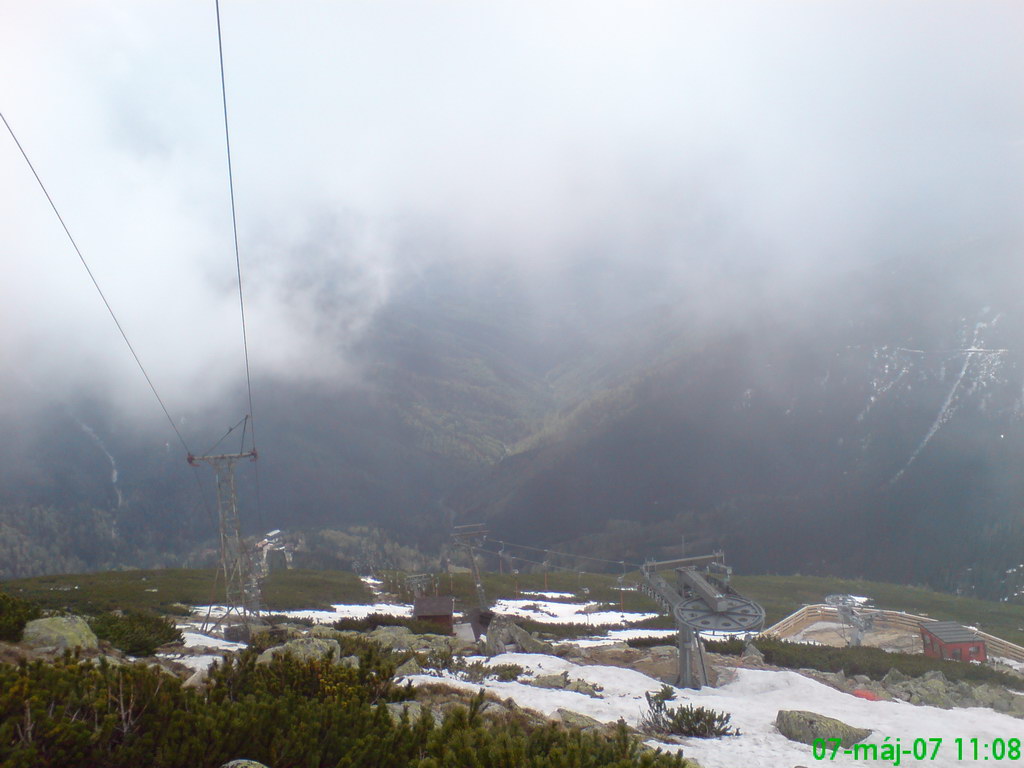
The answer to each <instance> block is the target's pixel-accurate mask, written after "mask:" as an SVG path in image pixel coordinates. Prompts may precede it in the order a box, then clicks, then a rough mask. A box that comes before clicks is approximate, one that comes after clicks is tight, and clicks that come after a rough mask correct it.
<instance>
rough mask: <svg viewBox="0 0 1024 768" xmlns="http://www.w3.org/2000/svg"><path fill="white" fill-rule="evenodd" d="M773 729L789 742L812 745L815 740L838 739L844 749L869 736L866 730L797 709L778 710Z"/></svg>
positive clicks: (868, 731)
mask: <svg viewBox="0 0 1024 768" xmlns="http://www.w3.org/2000/svg"><path fill="white" fill-rule="evenodd" d="M775 727H776V728H778V729H779V733H781V734H782V735H783V736H785V737H786V738H787V739H789V740H790V741H799V742H800V743H801V744H813V743H814V740H815V739H839V740H840V743H841V744H842V745H843V748H844V749H849V748H850V747H852V746H853V745H854V744H856V743H857V742H859V741H864V739H866V738H867V737H868V736H870V735H871V731H870V730H869V729H867V728H855V727H854V726H852V725H847V724H846V723H844V722H843V721H841V720H836V719H835V718H832V717H825V716H824V715H819V714H818V713H816V712H807V711H804V710H799V709H780V710H779V713H778V715H776V716H775Z"/></svg>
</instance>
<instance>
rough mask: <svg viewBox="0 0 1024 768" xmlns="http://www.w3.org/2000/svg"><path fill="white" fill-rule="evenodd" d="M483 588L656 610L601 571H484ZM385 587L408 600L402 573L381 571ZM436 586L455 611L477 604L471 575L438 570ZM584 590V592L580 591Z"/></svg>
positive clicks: (504, 594) (632, 580)
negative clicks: (452, 601)
mask: <svg viewBox="0 0 1024 768" xmlns="http://www.w3.org/2000/svg"><path fill="white" fill-rule="evenodd" d="M482 577H483V583H484V591H485V592H486V593H487V598H488V599H489V600H491V601H494V600H502V599H503V600H514V599H516V598H517V596H518V598H519V599H521V600H546V599H547V598H543V597H537V596H534V595H526V594H523V593H525V592H564V593H567V594H568V595H569V597H566V598H556V599H555V600H556V601H558V600H562V601H564V602H591V603H594V602H601V603H609V604H610V605H611V606H612V607H613V609H614V610H619V609H620V608H621V609H622V610H625V611H628V612H631V613H632V612H641V611H642V612H651V611H657V610H658V608H657V605H656V604H655V603H654V602H653V601H652V600H650V599H649V598H648V597H646V596H645V595H643V594H641V593H639V592H634V591H629V590H627V591H626V592H623V591H622V590H620V589H619V586H620V584H619V581H618V576H616V575H612V574H604V573H585V574H583V575H579V574H576V573H567V572H565V571H559V572H554V573H549V574H548V575H547V581H546V583H545V578H544V574H542V573H521V574H519V575H518V576H513V575H512V574H509V573H503V574H499V573H488V572H485V573H484V574H482ZM637 579H638V577H637V574H636V573H635V572H634V573H633V574H631V575H630V576H627V577H626V579H625V580H624V582H623V585H624V586H631V585H635V584H636V581H637ZM384 580H385V589H386V590H387V591H389V592H394V593H395V594H397V595H398V596H399V597H400V598H401V599H402V600H405V601H407V602H411V601H412V595H411V593H409V592H408V590H406V588H405V585H404V575H402V574H395V573H388V574H385V579H384ZM438 586H439V588H440V591H441V593H442V594H450V595H454V596H455V601H456V607H457V608H458V609H459V610H465V609H467V608H474V607H477V598H476V586H475V584H474V582H473V576H472V575H471V574H469V573H452V574H448V573H442V574H440V575H439V577H438ZM584 589H586V590H588V592H586V593H585V592H584Z"/></svg>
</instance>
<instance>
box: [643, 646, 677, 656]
mask: <svg viewBox="0 0 1024 768" xmlns="http://www.w3.org/2000/svg"><path fill="white" fill-rule="evenodd" d="M647 653H648V655H650V656H652V657H654V658H673V659H674V658H676V656H678V655H679V649H678V648H676V647H675V646H674V645H653V646H651V647H650V648H648V649H647Z"/></svg>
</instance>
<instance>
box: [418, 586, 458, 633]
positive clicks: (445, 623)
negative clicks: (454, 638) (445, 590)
mask: <svg viewBox="0 0 1024 768" xmlns="http://www.w3.org/2000/svg"><path fill="white" fill-rule="evenodd" d="M412 617H413V618H414V619H418V620H420V621H429V622H431V623H433V624H437V626H438V628H439V629H441V630H443V631H444V632H445V634H449V635H450V634H452V632H454V630H455V598H454V597H452V596H451V595H448V596H446V597H417V598H416V600H415V602H413V604H412Z"/></svg>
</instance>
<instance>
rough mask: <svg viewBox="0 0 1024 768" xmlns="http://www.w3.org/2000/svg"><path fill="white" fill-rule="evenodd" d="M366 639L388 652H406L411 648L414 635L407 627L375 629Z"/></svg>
mask: <svg viewBox="0 0 1024 768" xmlns="http://www.w3.org/2000/svg"><path fill="white" fill-rule="evenodd" d="M367 637H368V638H369V639H370V640H372V641H373V642H375V643H377V644H378V645H380V646H382V647H384V648H387V649H389V650H392V651H408V650H410V649H411V648H412V644H413V639H414V638H415V635H414V634H413V632H412V630H411V629H409V628H408V627H377V628H376V629H375V630H373V631H372V632H370V633H369V634H368V635H367Z"/></svg>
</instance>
